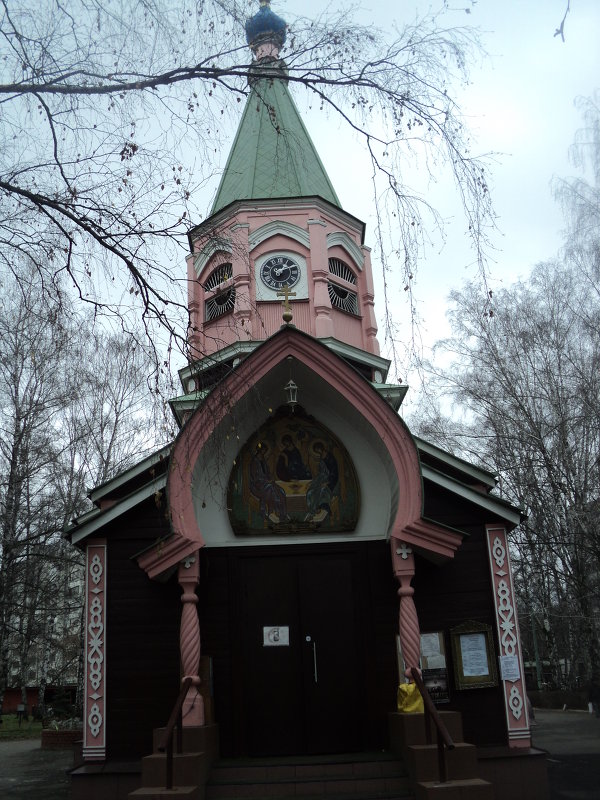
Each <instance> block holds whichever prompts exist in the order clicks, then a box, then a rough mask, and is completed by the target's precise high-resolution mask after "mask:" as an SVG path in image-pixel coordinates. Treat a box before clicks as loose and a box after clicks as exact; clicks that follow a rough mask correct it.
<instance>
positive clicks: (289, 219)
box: [68, 0, 546, 800]
mask: <svg viewBox="0 0 600 800" xmlns="http://www.w3.org/2000/svg"><path fill="white" fill-rule="evenodd" d="M246 31H247V38H248V43H249V46H250V48H251V49H252V52H253V54H254V61H253V67H252V70H251V81H250V82H251V90H250V93H249V96H248V99H247V101H246V106H245V109H244V112H243V116H242V118H241V121H240V123H239V128H238V131H237V135H236V137H235V140H234V142H233V146H232V148H231V152H230V155H229V159H228V161H227V165H226V168H225V171H224V173H223V176H222V179H221V183H220V186H219V188H218V191H217V194H216V198H215V201H214V204H213V207H212V210H211V214H210V216H209V217H208V218H207V219H206V221H204V222H202V223H201V224H199V225H197V226H196V227H194V228H192V229H191V230H190V232H189V255H188V258H187V277H188V285H189V313H190V327H189V347H190V353H191V358H190V361H189V363H188V364H187V366H185V367H184V368H183V369H182V370H181V371H180V379H181V385H182V394H181V395H180V396H179V397H176V398H175V399H173V400H172V401H171V407H172V411H173V413H174V415H175V417H176V419H177V422H178V425H179V434H178V436H177V437H176V439H175V441H174V442H173V443H172V444H171V445H169V446H167V447H165V448H163V449H162V450H161V451H160V452H157V453H155V454H153V455H152V456H150V457H148V458H146V459H144V460H143V461H141V462H140V463H138V464H136V465H135V466H134V467H132V468H130V469H128V470H126V471H125V472H123V473H122V474H120V475H117V476H116V477H114V478H112V479H111V480H109V481H108V482H107V483H105V484H103V485H101V486H98V487H96V488H95V489H93V491H92V492H91V494H90V498H91V500H92V501H93V503H94V506H95V509H94V510H93V511H91V512H89V513H87V514H85V515H83V516H82V517H81V518H79V519H77V520H76V521H75V522H74V524H73V525H72V526H71V528H70V529H69V531H68V535H69V537H70V540H71V542H72V543H73V545H75V546H76V547H78V548H80V549H81V550H82V551H83V552H84V553H85V559H86V615H85V669H86V677H85V710H84V729H83V749H82V754H81V759H80V763H79V765H78V767H77V769H75V770H74V771H73V773H72V782H71V785H72V796H73V798H74V800H79V798H84V797H85V798H87V800H89V799H90V798H96V797H98V798H100V797H109V796H110V797H111V798H113V799H114V800H121V798H127V797H136V796H146V797H150V796H151V797H172V796H174V795H175V794H176V795H177V796H185V797H198V798H204V797H207V798H226V797H250V796H266V795H268V794H270V795H274V794H277V795H278V796H280V797H287V796H297V797H299V796H302V795H308V794H310V795H312V796H325V795H326V794H327V795H329V794H332V793H335V791H336V789H335V788H334V786H333V784H331V783H327V782H326V781H325V779H324V778H322V777H320V778H319V780H318V782H316V783H315V781H313V782H312V783H311V784H310V785H303V786H301V785H300V784H299V783H296V782H295V780H296V779H295V778H294V779H291V778H290V777H289V775H290V774H291V773H286V774H288V778H286V780H285V781H284V783H283V784H281V785H277V786H276V787H275V788H274V787H273V785H271V786H269V787H266V786H265V785H263V783H264V779H265V775H266V773H268V772H269V769H272V765H273V764H275V765H278V767H279V768H280V771H281V770H283V767H284V765H285V766H289V765H292V766H293V769H294V770H295V772H294V773H293V774H294V775H296V776H299V770H300V768H299V766H298V765H299V764H301V765H304V766H306V765H311V766H312V768H313V769H316V764H321V765H323V764H325V765H326V768H327V769H329V772H330V773H331V774H334V773H335V774H336V775H338V776H340V781H339V782H340V784H341V783H342V780H341V767H340V766H339V765H344V764H345V765H346V766H348V765H350V767H349V768H351V769H352V770H353V772H352V775H351V776H350V777H348V776H345V777H344V780H345V781H346V783H345V784H344V790H343V791H342V788H338V789H337V791H340V792H342V793H343V794H344V795H348V796H355V797H361V798H367V797H390V798H391V797H395V798H399V797H419V798H420V797H425V796H427V797H429V796H430V793H431V792H433V791H434V788H431V787H434V785H440V781H441V779H442V776H441V775H440V774H439V773H436V774H432V775H430V776H427V775H425V772H424V771H423V770H424V769H425V768H424V767H422V766H419V763H420V762H419V758H420V755H419V753H420V752H421V751H418V752H417V751H416V750H414V748H415V747H416V748H418V747H421V748H423V749H425V748H427V747H428V745H427V744H425V742H424V740H422V737H423V733H422V731H421V728H420V727H419V726H421V724H422V722H423V719H424V718H423V714H422V713H420V711H419V709H417V712H416V713H413V714H410V713H406V714H404V713H403V711H402V709H401V710H400V711H399V710H398V701H399V697H400V699H402V697H405V696H408V695H407V693H405V692H403V690H402V689H401V690H400V692H399V685H400V686H404V685H405V681H407V680H408V679H409V678H410V679H411V680H412V677H413V672H412V671H413V670H414V669H416V670H419V674H420V675H422V679H423V681H424V684H425V686H426V687H427V694H428V696H429V697H431V698H432V699H433V702H434V704H435V707H436V708H437V710H438V712H440V714H441V717H442V719H448V721H449V722H448V729H449V730H450V732H451V734H452V738H453V740H454V747H453V749H451V750H449V751H448V752H447V756H448V765H449V773H448V776H446V777H448V779H449V783H450V784H452V782H453V781H454V783H455V785H456V786H457V787H458V786H459V787H460V794H452V797H459V796H460V797H461V798H466V797H473V798H493V797H496V798H498V800H503V798H509V797H510V798H512V799H513V800H515V799H516V798H519V797H523V798H524V797H527V798H533V799H534V800H535V798H539V799H540V800H542V798H543V797H545V796H546V795H545V794H544V787H545V764H544V762H543V758H541V757H540V754H539V753H537V752H536V751H534V750H533V749H532V748H531V738H530V728H529V718H528V709H527V697H526V689H525V682H524V673H523V661H522V655H521V649H520V641H519V627H518V620H517V609H516V603H515V596H514V591H513V583H512V574H511V566H510V552H509V550H510V548H509V534H510V531H511V530H512V529H514V528H515V527H516V526H517V525H518V524H519V523H520V521H521V519H522V517H521V512H520V511H519V509H517V508H515V507H514V506H512V505H511V504H509V503H508V502H506V501H505V500H503V499H501V498H499V497H498V496H497V495H496V494H494V487H495V479H494V476H493V475H492V474H491V473H489V472H487V471H486V470H484V469H482V468H481V467H478V466H475V465H473V464H470V463H467V462H466V461H464V460H462V459H460V458H458V457H456V456H454V455H452V454H451V453H448V452H445V451H444V450H442V449H440V448H438V447H436V446H434V445H432V444H429V443H428V442H426V441H423V440H422V439H419V438H418V437H416V436H414V435H412V434H411V432H410V431H409V429H408V427H407V425H406V424H405V422H404V421H403V420H402V418H401V417H400V415H399V413H398V410H399V408H400V405H401V403H402V400H403V398H404V395H405V393H406V391H407V387H406V386H405V385H395V384H392V383H388V382H387V374H388V369H389V367H390V363H389V361H388V360H387V359H385V358H383V357H382V356H381V354H380V351H379V344H378V341H377V325H376V321H375V313H374V302H375V298H374V290H373V277H372V267H371V259H370V249H369V246H368V238H367V234H366V231H365V225H364V223H363V222H361V221H360V220H359V219H357V218H356V217H354V216H352V214H351V213H349V212H348V211H346V210H345V209H344V208H342V206H341V204H340V201H339V199H338V197H337V195H336V192H335V190H334V188H333V186H332V184H331V182H330V180H329V178H328V175H327V172H326V170H325V167H324V165H323V164H322V163H321V160H320V158H319V155H318V153H317V152H316V150H315V147H314V145H313V143H312V141H311V139H310V136H309V134H308V132H307V130H306V128H305V126H304V123H303V121H302V118H301V116H300V114H299V112H298V109H297V108H296V106H295V104H294V101H293V99H292V96H291V93H290V88H289V86H288V82H287V80H286V65H285V63H284V61H283V60H281V59H280V56H279V50H280V48H281V47H282V45H283V43H284V41H285V35H286V25H285V22H284V21H283V20H281V19H280V18H279V17H277V16H276V15H275V14H274V13H273V12H272V11H271V9H270V7H269V3H268V0H262V2H261V7H260V10H259V11H258V13H257V14H256V15H255V16H254V17H253V18H252V19H251V20H249V21H248V23H247V26H246ZM185 678H190V679H191V680H190V681H188V684H189V686H188V688H187V692H186V694H185V699H184V701H183V708H182V714H183V732H184V734H185V735H184V751H185V750H186V749H187V750H189V749H190V747H191V748H192V749H193V750H194V751H196V752H202V753H204V754H205V756H204V759H203V760H202V764H203V766H202V767H201V768H198V769H197V773H193V768H192V767H189V768H188V767H185V768H184V767H181V770H183V772H182V773H181V775H180V776H179V777H178V773H177V762H178V759H182V758H183V757H184V754H182V755H181V756H177V755H176V756H175V762H176V764H175V766H176V769H175V778H174V784H175V786H174V788H173V789H170V790H169V791H167V790H166V789H164V788H163V789H162V790H161V789H159V788H156V787H158V785H159V784H160V783H162V779H161V778H160V775H162V774H163V773H162V770H164V768H165V762H164V755H163V754H161V753H159V752H157V741H158V738H159V737H160V733H158V734H155V733H154V731H155V730H157V729H161V728H164V726H165V725H166V724H167V721H168V720H169V717H170V715H171V712H172V710H173V708H174V706H175V703H176V700H177V697H178V694H179V693H180V689H181V685H182V681H183V680H184V679H185ZM186 685H187V684H186ZM407 685H408V686H409V687H410V688H411V690H412V684H407ZM413 699H414V694H413ZM417 700H418V698H417ZM407 720H409V722H407ZM452 720H458V722H456V723H455V722H454V721H452ZM452 726H454V727H452ZM417 729H418V730H417ZM453 731H454V732H453ZM157 737H158V738H157ZM186 737H187V738H186ZM186 741H187V742H188V745H189V746H188V747H187V748H186ZM192 742H193V744H191V743H192ZM411 747H412V748H413V750H412V751H410V752H409V750H410V748H411ZM431 747H434V745H431ZM434 749H435V747H434ZM467 752H468V753H469V754H470V755H469V758H471V760H472V764H471V774H469V775H464V774H462V773H461V774H459V772H460V770H461V769H462V767H459V766H457V765H456V764H455V766H454V767H453V766H452V764H453V762H452V759H453V758H455V759H457V758H458V755H456V754H458V753H467ZM411 753H412V755H411ZM415 753H416V755H415ZM369 754H372V758H371V757H370V756H369ZM145 757H147V758H145ZM460 757H461V758H463V756H462V755H461V756H460ZM411 758H412V759H413V760H412V761H410V759H411ZM436 758H437V756H436V757H435V758H434V759H433V761H434V762H435V763H434V771H435V769H437V767H436V766H435V765H436V764H437V761H436ZM386 759H388V760H389V767H386V768H389V769H390V770H392V771H393V774H394V775H395V776H396V778H397V780H396V779H395V780H396V782H394V781H391V779H390V780H388V782H387V783H386V784H385V786H383V784H382V785H380V786H379V788H377V787H375V786H374V785H371V786H370V788H368V787H367V786H366V785H364V784H361V783H360V780H359V777H358V776H359V775H360V774H361V765H362V773H363V774H365V775H366V774H369V775H371V776H372V775H373V771H374V770H376V769H378V770H379V772H378V773H377V774H378V775H382V774H383V773H382V770H383V767H374V766H372V764H380V763H382V764H388V761H386ZM394 759H395V760H394ZM392 761H393V766H392ZM397 762H398V763H404V764H405V765H406V778H405V783H404V784H402V781H401V778H402V774H403V773H402V772H401V768H400V767H398V765H397ZM409 762H410V763H409ZM181 763H183V762H181ZM240 763H243V764H244V768H245V769H246V770H247V771H246V773H244V775H245V776H246V777H244V776H243V775H242V774H241V773H240V774H238V780H237V781H236V780H231V782H230V784H227V781H226V779H225V778H224V777H222V778H221V779H220V781H219V780H217V778H215V775H216V774H217V771H218V770H219V769H223V764H225V765H227V764H229V766H230V768H231V769H233V768H234V765H238V766H239V764H240ZM156 764H159V766H156ZM268 765H271V767H269V766H268ZM332 765H334V766H332ZM253 769H255V770H258V771H257V772H254V773H252V772H251V770H253ZM153 770H154V771H153ZM186 770H187V771H186ZM248 770H250V772H248ZM261 770H262V771H261ZM369 770H371V772H369ZM453 770H454V772H453ZM159 773H160V775H159V777H156V776H157V775H158V774H159ZM314 774H315V773H314V772H313V775H314ZM190 775H191V776H190ZM259 775H260V776H262V777H259ZM182 776H183V777H182ZM248 776H250V777H248ZM370 779H371V778H370ZM386 780H387V779H386ZM428 781H429V784H431V787H430V788H431V792H430V789H429V788H427V787H426V786H425V784H427V782H428ZM461 781H462V782H461ZM469 781H470V782H471V788H473V789H474V790H473V792H471V793H469V791H470V790H469ZM226 784H227V786H228V788H226ZM401 784H402V785H401ZM162 785H163V787H164V785H166V784H164V783H163V784H162ZM336 785H337V784H336ZM445 786H446V788H447V787H448V783H446V784H445ZM152 787H155V788H154V789H153V788H152ZM236 787H237V788H236ZM285 787H287V790H288V791H285ZM152 792H154V794H152ZM194 792H195V793H194ZM449 796H450V795H448V794H445V795H444V797H449Z"/></svg>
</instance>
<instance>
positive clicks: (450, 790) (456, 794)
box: [415, 778, 494, 800]
mask: <svg viewBox="0 0 600 800" xmlns="http://www.w3.org/2000/svg"><path fill="white" fill-rule="evenodd" d="M415 800H494V789H493V787H492V784H491V783H488V782H487V781H483V780H481V779H480V778H471V779H470V780H461V781H447V782H446V783H437V782H435V781H420V782H419V783H417V785H416V789H415Z"/></svg>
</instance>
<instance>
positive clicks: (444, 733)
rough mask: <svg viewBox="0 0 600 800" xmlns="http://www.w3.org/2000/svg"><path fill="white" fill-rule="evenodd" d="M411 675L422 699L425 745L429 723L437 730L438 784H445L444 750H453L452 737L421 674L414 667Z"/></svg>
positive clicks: (428, 737)
mask: <svg viewBox="0 0 600 800" xmlns="http://www.w3.org/2000/svg"><path fill="white" fill-rule="evenodd" d="M410 673H411V675H412V679H413V681H414V682H415V683H416V685H417V689H418V690H419V692H420V693H421V697H422V698H423V707H424V711H425V736H426V739H427V744H431V721H432V720H433V724H434V725H435V727H436V730H437V753H438V769H439V774H440V783H446V781H447V780H448V772H447V769H446V754H445V750H444V748H446V749H447V750H454V742H453V741H452V737H451V736H450V734H449V733H448V728H446V726H445V725H444V722H443V720H442V718H441V716H440V714H439V711H438V710H437V708H436V707H435V705H434V704H433V700H432V699H431V695H430V694H429V692H428V690H427V687H426V686H425V684H424V683H423V678H422V677H421V673H420V671H419V670H418V669H416V667H413V668H412V669H411V671H410Z"/></svg>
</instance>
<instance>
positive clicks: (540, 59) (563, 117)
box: [272, 0, 600, 345]
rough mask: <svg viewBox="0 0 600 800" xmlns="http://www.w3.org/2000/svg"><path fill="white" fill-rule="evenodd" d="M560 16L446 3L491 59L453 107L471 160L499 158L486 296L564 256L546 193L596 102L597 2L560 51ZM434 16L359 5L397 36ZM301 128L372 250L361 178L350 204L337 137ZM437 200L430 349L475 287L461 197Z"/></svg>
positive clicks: (550, 5)
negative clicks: (444, 230) (458, 298)
mask: <svg viewBox="0 0 600 800" xmlns="http://www.w3.org/2000/svg"><path fill="white" fill-rule="evenodd" d="M566 4H567V0H478V2H476V3H474V4H472V3H470V2H468V1H467V0H455V1H454V2H452V1H451V2H449V4H448V5H449V6H450V10H449V11H448V12H447V13H446V15H445V22H446V23H447V24H448V25H465V24H468V25H473V26H477V27H478V28H479V29H480V30H481V32H482V40H483V44H484V47H485V49H486V51H487V53H488V57H487V58H485V59H484V61H483V62H482V63H481V64H480V65H479V64H478V65H477V68H476V70H475V71H474V72H473V74H472V76H471V85H470V86H469V87H468V88H466V89H465V90H460V91H459V93H458V99H459V101H460V103H461V104H462V107H463V110H464V111H465V112H466V113H467V115H468V117H469V119H470V123H471V127H472V130H473V131H474V132H475V134H476V141H477V143H478V146H476V147H475V148H474V150H475V151H476V152H479V153H492V152H493V153H496V154H497V157H496V162H497V163H496V165H495V168H494V170H493V175H492V181H491V184H492V185H491V188H492V197H493V199H494V205H495V210H496V213H497V216H498V227H499V232H498V234H497V235H496V236H495V239H494V245H495V248H496V251H495V253H494V254H493V259H494V261H495V263H494V262H492V263H491V264H490V268H491V274H492V278H493V282H494V283H493V285H498V284H502V283H510V282H511V281H513V280H515V279H516V278H518V277H525V276H526V275H527V274H528V273H529V271H530V269H531V267H532V266H533V265H534V264H536V263H537V262H539V261H543V260H545V259H548V258H551V257H553V256H554V255H555V254H556V252H557V250H558V248H559V247H560V244H561V229H562V226H563V220H562V217H561V214H560V210H559V208H558V205H557V204H556V203H555V201H554V200H553V197H552V194H551V190H550V184H551V181H552V178H553V176H555V175H556V176H561V177H565V176H568V175H571V174H574V169H573V168H572V166H571V165H570V163H569V160H568V149H569V146H570V144H571V143H572V141H573V137H574V134H575V131H576V130H577V129H578V128H579V127H581V117H580V115H579V113H578V112H577V110H576V108H575V106H574V100H575V98H576V97H577V96H580V95H583V96H589V95H591V94H592V93H593V92H594V90H595V89H596V88H597V87H598V86H599V85H600V47H599V46H598V44H599V42H600V0H571V12H570V13H569V15H568V16H567V19H566V23H565V42H562V41H561V39H560V38H559V37H554V31H555V30H556V28H557V27H558V25H559V24H560V21H561V19H562V17H563V14H564V12H565V8H566ZM334 5H335V4H334ZM432 6H433V7H437V6H436V5H435V4H432V3H428V2H423V1H421V2H417V1H416V0H402V2H390V1H389V0H380V2H378V3H373V2H371V0H365V2H363V3H361V8H362V9H363V10H364V15H365V19H373V20H374V22H375V24H378V25H381V26H387V25H389V23H390V20H393V19H396V20H398V22H399V24H402V23H403V22H406V21H412V19H413V16H414V13H415V11H416V10H419V11H424V10H427V9H428V8H430V7H432ZM272 8H273V10H274V11H275V12H276V13H278V14H280V15H281V16H283V17H284V18H286V14H287V19H288V21H289V19H290V17H291V16H292V15H293V14H294V13H300V14H310V13H311V9H313V8H315V9H318V8H322V5H321V4H320V3H317V2H316V0H309V2H303V3H301V2H299V0H286V1H284V0H273V4H272ZM465 8H469V10H470V13H469V14H467V13H466V12H465ZM300 105H301V104H300ZM307 124H308V127H309V130H310V133H311V135H312V137H313V139H314V141H315V144H316V145H317V149H318V150H319V153H320V155H321V157H322V159H323V161H324V164H325V167H326V169H327V171H328V173H329V175H330V178H331V180H332V182H333V184H334V186H335V188H336V191H337V193H338V196H339V197H340V200H341V202H342V205H343V206H344V208H345V209H346V210H347V211H349V212H350V213H352V214H354V215H356V216H358V217H359V218H361V219H363V220H364V221H365V222H367V225H368V228H367V241H366V243H367V244H371V245H373V246H374V244H375V241H374V222H373V215H372V211H373V206H372V199H371V197H370V193H369V183H368V180H369V179H368V173H365V178H364V181H365V190H364V192H359V193H357V191H356V186H357V176H356V174H352V176H350V175H349V170H348V165H347V161H346V160H345V159H344V157H343V150H342V148H341V147H340V140H339V139H338V135H337V133H336V134H335V135H333V136H332V135H331V131H328V130H327V125H323V126H318V127H317V126H316V125H315V122H314V120H312V119H308V120H307ZM432 196H433V197H434V202H435V203H437V204H438V205H439V204H441V206H442V209H443V212H444V214H445V216H447V218H448V219H449V228H448V234H449V238H448V242H447V244H446V246H445V247H444V249H443V250H442V252H441V253H438V252H437V249H439V248H433V249H431V250H430V251H429V252H428V254H427V257H426V258H425V259H424V261H423V262H422V263H421V265H420V268H419V270H420V271H419V274H418V281H417V286H416V295H417V298H418V300H419V311H420V313H421V315H422V317H423V319H424V332H425V342H426V343H427V344H431V343H432V342H433V341H434V340H435V339H436V338H438V337H440V336H442V335H444V334H445V333H446V330H447V328H446V326H445V325H444V324H443V319H444V314H445V309H446V305H447V304H446V297H447V294H448V292H449V291H450V289H452V288H455V287H459V286H460V285H461V283H462V282H463V281H464V280H465V279H467V278H472V277H475V275H476V270H475V268H474V267H473V266H472V264H473V255H472V252H471V251H470V250H469V246H468V241H467V239H466V237H465V235H464V223H463V220H462V219H460V217H459V216H458V215H456V217H454V218H453V213H454V212H453V203H454V204H455V203H456V197H455V196H454V195H452V193H451V192H450V191H449V190H445V189H444V188H443V187H442V188H438V189H436V190H435V194H434V195H432ZM450 197H453V198H454V199H453V201H449V200H448V199H447V198H450ZM446 203H448V205H447V206H445V204H446ZM453 219H456V224H454V223H453ZM375 272H377V265H375ZM377 284H378V280H377V276H376V286H377ZM401 294H402V292H401V289H400V290H399V292H398V297H399V298H400V299H399V300H398V309H397V316H398V317H399V318H402V317H406V315H407V309H406V308H405V307H403V306H402V298H401V297H400V295H401ZM377 300H378V301H379V305H377ZM376 309H377V310H378V316H381V314H382V311H383V308H382V298H381V296H379V297H376ZM380 338H382V337H380ZM381 343H382V345H383V341H382V342H381Z"/></svg>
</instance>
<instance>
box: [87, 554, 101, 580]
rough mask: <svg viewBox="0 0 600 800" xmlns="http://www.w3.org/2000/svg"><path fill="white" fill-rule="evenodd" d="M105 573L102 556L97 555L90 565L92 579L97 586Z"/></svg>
mask: <svg viewBox="0 0 600 800" xmlns="http://www.w3.org/2000/svg"><path fill="white" fill-rule="evenodd" d="M103 572H104V569H103V567H102V561H101V560H100V556H99V555H95V556H94V557H93V558H92V560H91V563H90V577H91V578H92V580H93V581H94V583H95V584H96V586H97V585H98V583H99V582H100V578H101V577H102V573H103Z"/></svg>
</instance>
